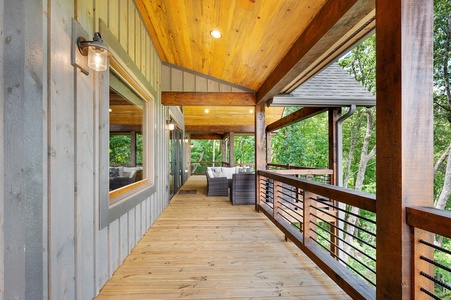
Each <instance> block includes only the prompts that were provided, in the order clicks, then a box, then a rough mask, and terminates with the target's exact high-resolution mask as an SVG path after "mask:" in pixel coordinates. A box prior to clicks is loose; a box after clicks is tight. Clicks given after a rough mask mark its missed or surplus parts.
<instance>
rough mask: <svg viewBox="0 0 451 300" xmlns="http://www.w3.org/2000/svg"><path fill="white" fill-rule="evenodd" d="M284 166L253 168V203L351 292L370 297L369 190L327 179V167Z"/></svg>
mask: <svg viewBox="0 0 451 300" xmlns="http://www.w3.org/2000/svg"><path fill="white" fill-rule="evenodd" d="M283 166H285V165H274V164H272V165H270V167H272V168H279V169H281V168H282V167H283ZM284 169H286V170H267V171H258V172H257V203H256V209H257V210H259V211H262V212H263V213H264V214H265V215H266V216H267V217H268V218H269V219H270V220H272V221H273V222H274V224H275V225H276V226H277V227H278V228H279V229H280V230H281V231H282V232H283V233H284V234H285V236H286V237H287V239H289V240H291V241H292V242H293V243H295V244H296V245H297V246H298V247H299V248H300V249H301V250H302V251H303V252H304V253H306V254H307V255H308V256H309V257H310V258H311V259H312V260H313V261H314V262H315V263H316V264H317V265H318V266H319V267H320V268H321V269H322V270H323V271H324V272H325V273H326V274H327V275H328V276H329V277H331V278H332V279H333V280H334V281H335V282H336V283H337V284H338V285H339V286H341V288H342V289H343V290H344V291H345V292H347V293H348V294H349V295H350V296H351V297H353V298H354V299H375V298H376V295H375V285H376V280H375V277H376V276H375V266H376V258H375V253H376V250H375V247H376V238H375V237H376V236H375V232H376V223H375V212H376V202H375V196H374V195H372V194H368V193H364V192H358V191H354V190H350V189H344V188H340V187H337V186H333V185H330V184H327V182H328V178H329V177H328V176H330V175H331V174H332V171H331V170H327V169H307V168H300V167H293V166H288V167H284ZM352 207H356V208H358V209H360V213H353V212H352V211H351V209H352ZM352 218H357V222H354V221H352V222H351V221H350V219H352ZM354 224H356V225H354ZM345 228H347V229H346V230H345ZM351 229H355V230H351Z"/></svg>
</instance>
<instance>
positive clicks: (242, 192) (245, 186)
mask: <svg viewBox="0 0 451 300" xmlns="http://www.w3.org/2000/svg"><path fill="white" fill-rule="evenodd" d="M230 202H232V204H233V205H241V204H255V174H233V176H232V185H231V188H230Z"/></svg>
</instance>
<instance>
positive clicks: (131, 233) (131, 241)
mask: <svg viewBox="0 0 451 300" xmlns="http://www.w3.org/2000/svg"><path fill="white" fill-rule="evenodd" d="M135 214H136V208H133V209H131V210H130V211H129V212H128V249H129V251H132V249H133V247H135V245H136V240H135Z"/></svg>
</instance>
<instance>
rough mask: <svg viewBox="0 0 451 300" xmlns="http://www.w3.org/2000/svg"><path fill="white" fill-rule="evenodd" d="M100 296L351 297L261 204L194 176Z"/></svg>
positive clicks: (201, 177)
mask: <svg viewBox="0 0 451 300" xmlns="http://www.w3.org/2000/svg"><path fill="white" fill-rule="evenodd" d="M182 190H196V191H197V193H196V194H180V193H179V194H178V195H176V196H175V197H174V198H173V199H172V201H171V203H170V205H169V206H168V207H167V208H166V210H165V211H164V212H163V213H162V214H161V215H160V217H159V218H158V219H157V220H156V221H155V223H154V224H153V225H152V227H151V228H150V230H149V231H148V232H147V233H146V234H145V235H144V237H143V238H142V239H141V240H140V242H139V243H138V245H137V246H136V247H135V248H134V249H133V251H132V253H131V254H130V255H129V256H128V257H127V258H126V259H125V261H124V263H123V265H122V266H120V267H119V268H118V269H117V271H116V272H115V273H114V275H113V277H112V278H111V279H110V280H109V281H108V282H107V283H106V285H105V286H104V287H103V288H102V290H101V292H100V294H99V296H98V297H97V298H96V299H99V300H100V299H122V300H124V299H174V298H188V299H232V298H233V299H251V298H252V299H254V298H256V299H275V298H278V299H349V297H348V296H347V295H346V294H345V293H344V292H343V291H342V290H341V289H340V288H339V287H337V286H336V285H335V283H334V282H333V281H332V280H330V279H329V277H328V276H326V275H325V274H324V273H323V272H322V271H321V270H320V269H319V268H318V267H317V266H316V265H315V264H314V263H313V262H312V261H310V259H309V258H308V257H307V256H306V255H304V254H303V253H302V252H301V251H300V250H299V249H298V248H297V247H296V246H295V245H293V244H292V243H289V242H288V243H287V242H285V240H284V236H283V234H282V233H281V232H280V231H279V230H278V229H277V228H276V227H275V226H274V225H273V224H272V223H271V221H270V220H268V219H267V218H266V217H265V216H264V215H263V214H259V213H256V212H255V210H254V206H252V205H245V206H232V205H231V204H230V202H229V199H228V198H227V197H207V196H206V179H205V176H192V177H190V179H189V180H188V182H187V183H186V184H185V185H184V186H183V187H182Z"/></svg>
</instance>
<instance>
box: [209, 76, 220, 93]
mask: <svg viewBox="0 0 451 300" xmlns="http://www.w3.org/2000/svg"><path fill="white" fill-rule="evenodd" d="M207 88H208V91H209V92H219V83H218V82H217V81H214V80H211V79H209V80H208V87H207Z"/></svg>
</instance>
